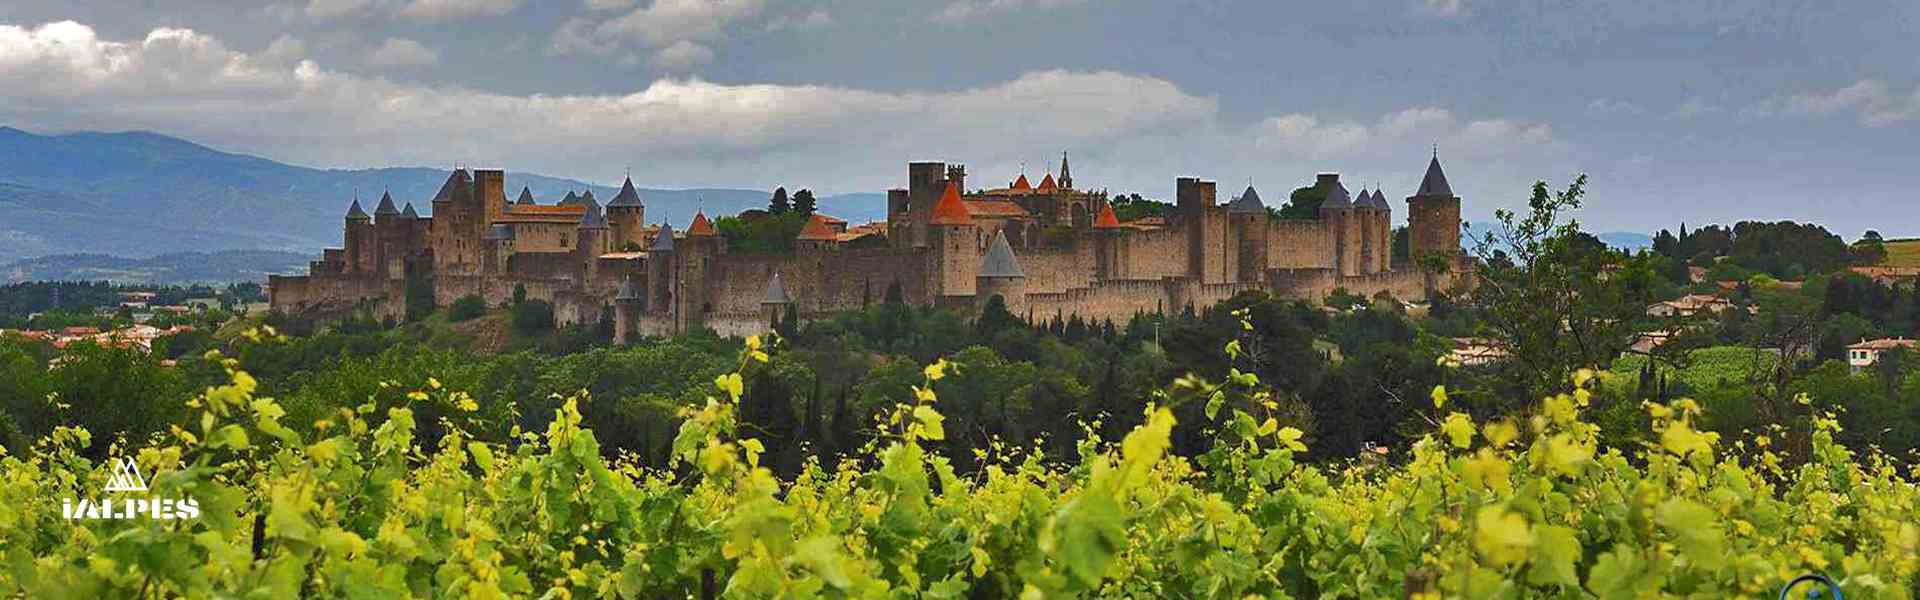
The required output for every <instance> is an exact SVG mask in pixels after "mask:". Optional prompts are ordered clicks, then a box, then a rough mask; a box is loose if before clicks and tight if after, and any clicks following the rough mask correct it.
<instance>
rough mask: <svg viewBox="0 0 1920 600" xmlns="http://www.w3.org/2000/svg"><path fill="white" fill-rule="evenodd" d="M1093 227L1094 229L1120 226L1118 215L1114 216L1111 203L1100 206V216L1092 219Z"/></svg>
mask: <svg viewBox="0 0 1920 600" xmlns="http://www.w3.org/2000/svg"><path fill="white" fill-rule="evenodd" d="M1093 228H1094V229H1118V228H1120V217H1117V216H1114V214H1113V205H1112V204H1108V205H1104V206H1101V207H1100V218H1097V219H1094V220H1093Z"/></svg>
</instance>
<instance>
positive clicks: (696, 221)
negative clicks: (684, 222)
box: [687, 211, 718, 237]
mask: <svg viewBox="0 0 1920 600" xmlns="http://www.w3.org/2000/svg"><path fill="white" fill-rule="evenodd" d="M717 234H718V232H716V231H714V230H713V222H712V221H708V220H707V213H706V212H705V211H694V213H693V224H692V225H688V226H687V237H706V236H711V235H717Z"/></svg>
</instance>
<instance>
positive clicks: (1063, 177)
mask: <svg viewBox="0 0 1920 600" xmlns="http://www.w3.org/2000/svg"><path fill="white" fill-rule="evenodd" d="M1060 187H1062V188H1065V189H1069V190H1070V189H1073V169H1072V168H1071V167H1069V166H1067V153H1066V152H1065V151H1062V152H1061V153H1060Z"/></svg>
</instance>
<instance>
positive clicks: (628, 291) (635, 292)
mask: <svg viewBox="0 0 1920 600" xmlns="http://www.w3.org/2000/svg"><path fill="white" fill-rule="evenodd" d="M613 299H614V300H639V299H640V286H637V285H634V284H633V276H632V275H628V276H626V277H623V278H621V279H620V293H618V294H614V295H613Z"/></svg>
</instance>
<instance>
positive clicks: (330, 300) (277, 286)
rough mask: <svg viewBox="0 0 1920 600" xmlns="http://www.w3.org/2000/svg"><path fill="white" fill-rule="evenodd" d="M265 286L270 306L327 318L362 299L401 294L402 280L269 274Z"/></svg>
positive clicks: (274, 308)
mask: <svg viewBox="0 0 1920 600" xmlns="http://www.w3.org/2000/svg"><path fill="white" fill-rule="evenodd" d="M267 287H268V289H269V290H271V291H272V293H271V294H270V301H271V306H272V308H273V310H275V311H278V312H281V313H285V314H290V315H300V316H308V317H317V318H322V319H328V318H335V317H339V316H342V315H344V314H346V313H347V312H348V311H351V310H352V309H353V308H354V307H355V306H358V305H359V304H360V303H361V302H363V301H375V302H380V301H384V300H386V299H388V298H389V297H392V298H395V299H400V298H404V296H405V294H404V290H405V287H406V282H405V280H383V279H379V278H375V277H357V276H324V275H323V276H311V275H292V276H288V275H269V276H268V277H267ZM402 308H404V307H402ZM381 312H388V311H381Z"/></svg>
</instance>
